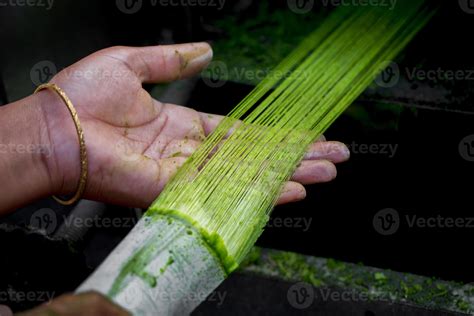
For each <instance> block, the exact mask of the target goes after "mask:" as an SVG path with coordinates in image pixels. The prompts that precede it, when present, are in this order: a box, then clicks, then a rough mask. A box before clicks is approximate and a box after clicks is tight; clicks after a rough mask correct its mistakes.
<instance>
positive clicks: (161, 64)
mask: <svg viewBox="0 0 474 316" xmlns="http://www.w3.org/2000/svg"><path fill="white" fill-rule="evenodd" d="M102 52H103V53H105V54H107V55H109V56H112V57H114V58H117V59H120V60H122V61H123V62H124V63H125V64H127V66H128V67H130V68H131V70H132V71H134V72H135V73H136V74H137V76H138V77H139V78H140V80H141V81H142V82H145V83H159V82H169V81H174V80H178V79H182V78H186V77H190V76H193V75H195V74H197V73H198V72H200V71H201V70H202V69H203V68H204V67H206V66H207V65H208V64H209V62H210V61H211V59H212V48H211V46H209V44H207V43H205V42H201V43H188V44H176V45H158V46H147V47H122V46H120V47H112V48H109V49H106V50H104V51H102Z"/></svg>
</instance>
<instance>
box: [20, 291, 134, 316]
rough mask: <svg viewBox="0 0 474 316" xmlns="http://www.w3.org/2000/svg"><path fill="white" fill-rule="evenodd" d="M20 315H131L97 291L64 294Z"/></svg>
mask: <svg viewBox="0 0 474 316" xmlns="http://www.w3.org/2000/svg"><path fill="white" fill-rule="evenodd" d="M15 315H18V316H50V315H57V316H82V315H90V316H129V315H131V314H130V313H129V312H127V311H126V310H124V309H122V308H121V307H120V306H118V305H116V304H114V303H113V302H112V301H110V300H109V299H108V298H106V297H105V296H103V295H102V294H99V293H97V292H87V293H81V294H77V295H72V294H66V295H62V296H60V297H58V298H56V299H54V300H52V301H51V302H48V303H45V304H43V305H40V306H38V307H36V308H34V309H32V310H29V311H26V312H23V313H18V314H15Z"/></svg>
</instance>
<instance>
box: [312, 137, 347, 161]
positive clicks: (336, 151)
mask: <svg viewBox="0 0 474 316" xmlns="http://www.w3.org/2000/svg"><path fill="white" fill-rule="evenodd" d="M350 155H351V153H350V151H349V149H348V148H347V146H346V145H345V144H343V143H341V142H335V141H329V142H327V141H318V142H315V143H313V144H311V145H310V146H309V148H308V151H307V152H306V154H305V156H304V159H305V160H315V159H325V160H329V161H331V162H334V163H339V162H343V161H346V160H348V159H349V157H350Z"/></svg>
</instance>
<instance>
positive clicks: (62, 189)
mask: <svg viewBox="0 0 474 316" xmlns="http://www.w3.org/2000/svg"><path fill="white" fill-rule="evenodd" d="M33 97H35V98H36V99H37V102H38V109H39V111H41V116H42V119H43V123H42V124H41V125H42V126H43V127H42V128H43V131H42V133H43V134H45V135H47V138H48V142H49V144H50V148H51V153H50V155H49V156H48V157H45V159H44V163H45V166H46V169H47V170H48V173H49V175H50V179H51V183H52V192H51V194H53V195H69V194H73V193H74V192H75V191H76V189H77V185H78V183H79V177H80V154H79V152H80V146H79V141H78V137H77V131H76V128H75V126H74V122H73V120H72V117H71V114H70V113H69V111H68V109H67V107H66V105H65V104H64V102H63V101H62V100H61V98H60V97H59V95H57V94H56V93H55V92H54V91H51V90H49V89H45V90H42V91H39V92H38V93H36V94H35V95H34V96H33Z"/></svg>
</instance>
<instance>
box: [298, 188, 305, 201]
mask: <svg viewBox="0 0 474 316" xmlns="http://www.w3.org/2000/svg"><path fill="white" fill-rule="evenodd" d="M305 198H306V190H305V189H304V188H302V189H301V190H300V191H298V195H297V196H296V201H301V200H304V199H305Z"/></svg>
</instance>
